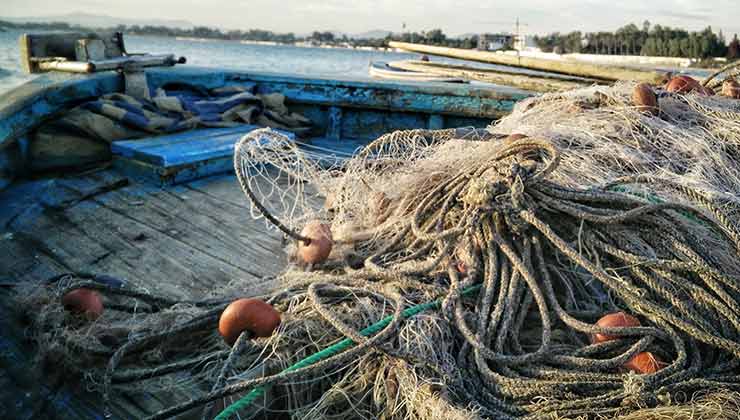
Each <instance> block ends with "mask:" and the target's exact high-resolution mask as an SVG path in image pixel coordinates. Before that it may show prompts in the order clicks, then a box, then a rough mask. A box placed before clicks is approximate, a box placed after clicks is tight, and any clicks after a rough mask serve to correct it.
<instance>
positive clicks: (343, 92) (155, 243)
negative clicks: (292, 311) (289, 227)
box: [0, 66, 529, 419]
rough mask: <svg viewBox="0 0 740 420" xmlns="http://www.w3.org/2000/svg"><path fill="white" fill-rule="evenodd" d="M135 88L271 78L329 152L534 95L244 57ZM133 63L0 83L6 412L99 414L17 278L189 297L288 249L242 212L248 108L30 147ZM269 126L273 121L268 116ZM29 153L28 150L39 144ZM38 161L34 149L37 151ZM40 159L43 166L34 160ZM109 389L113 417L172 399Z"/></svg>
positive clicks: (258, 287) (110, 87)
mask: <svg viewBox="0 0 740 420" xmlns="http://www.w3.org/2000/svg"><path fill="white" fill-rule="evenodd" d="M137 73H139V74H138V76H137V77H139V78H140V77H141V73H143V75H144V80H145V83H146V86H145V88H146V89H148V91H150V92H155V91H156V90H157V89H158V88H161V87H163V86H166V85H168V84H173V83H187V84H189V85H195V86H198V87H199V88H201V89H217V88H224V87H233V86H239V87H242V88H245V89H247V90H249V91H250V92H253V93H257V94H274V93H278V94H280V95H283V96H284V98H285V104H286V105H287V106H288V107H289V108H290V109H291V111H294V112H297V113H299V114H301V115H303V116H304V117H306V118H307V119H309V120H310V121H311V125H312V128H311V130H310V132H308V133H301V134H300V135H298V134H295V133H291V132H290V131H289V130H288V131H285V134H286V136H288V137H290V138H292V139H294V141H296V142H297V143H298V144H300V145H301V146H302V147H307V148H312V150H314V152H316V153H315V155H317V156H325V157H327V159H329V161H331V162H334V163H336V162H337V161H340V160H341V159H342V158H343V157H346V156H349V155H351V154H352V152H353V151H355V150H357V149H358V147H361V146H362V145H363V144H366V143H368V142H369V141H371V140H372V139H374V138H376V137H378V136H380V135H381V134H384V133H386V132H390V131H394V130H400V129H416V128H426V129H442V128H448V127H471V128H472V129H476V128H477V129H481V128H484V127H486V126H487V125H488V124H490V122H491V121H492V120H494V119H496V118H498V117H500V116H501V115H504V114H506V113H507V112H509V111H510V110H511V109H512V107H513V105H514V103H515V102H517V101H518V100H520V99H522V98H525V97H527V96H529V93H527V92H524V91H519V90H516V89H510V90H505V89H504V90H501V89H498V90H491V89H489V88H487V87H484V86H477V85H468V84H443V83H415V82H404V83H401V82H396V81H365V80H335V79H329V78H305V77H296V76H288V75H277V74H255V73H249V72H243V71H225V70H220V69H206V68H192V67H187V66H184V67H178V68H160V67H152V68H147V69H146V70H145V71H141V70H139V71H138V72H137ZM127 83H128V81H127V75H126V74H125V73H121V72H104V73H95V74H91V75H78V74H60V73H45V74H43V75H41V76H39V77H38V78H36V79H34V80H33V81H31V82H29V83H26V84H25V85H22V86H21V87H19V88H17V89H15V90H12V91H10V92H8V93H6V94H4V95H2V96H0V250H2V251H1V252H0V294H1V295H2V296H1V297H0V323H2V327H1V328H2V331H3V333H2V334H1V335H0V347H2V351H0V417H2V418H14V419H31V418H49V419H54V418H59V419H79V418H102V417H103V416H104V414H103V412H104V411H103V407H102V402H101V400H100V396H99V395H96V394H92V393H90V392H88V391H87V390H86V389H85V388H84V386H83V385H82V384H81V383H79V382H78V381H76V380H73V379H71V378H66V377H65V376H64V374H63V373H62V372H61V371H60V370H59V369H55V368H54V366H45V367H44V368H43V369H40V368H39V367H38V366H37V362H38V361H37V360H35V359H34V349H33V344H32V342H31V340H29V338H28V331H27V326H26V324H25V323H24V319H23V317H22V315H21V314H20V312H21V311H18V310H17V309H18V308H15V307H14V303H13V302H14V300H13V299H12V294H13V293H15V290H17V289H16V286H18V285H22V284H30V285H38V287H43V285H44V282H45V281H48V279H51V278H54V277H55V276H59V275H60V274H63V273H69V272H87V273H95V274H105V275H108V276H113V277H115V278H118V279H121V280H123V281H125V282H127V283H128V284H131V285H133V286H136V287H141V288H145V289H147V290H151V291H153V292H154V291H156V292H159V293H162V294H166V295H169V296H173V297H180V298H198V297H202V296H205V295H206V294H208V293H210V292H212V291H213V290H216V289H218V288H221V287H225V286H226V285H228V284H229V283H231V282H233V281H235V280H241V281H245V280H246V282H244V283H248V284H250V285H251V290H244V294H245V295H254V294H258V293H259V292H260V291H264V290H265V289H267V288H269V287H270V280H269V276H270V275H272V274H276V273H278V272H279V271H281V270H282V269H283V268H284V267H285V265H286V262H287V257H286V254H285V252H284V251H283V248H284V239H283V237H282V236H281V235H279V234H278V232H277V231H274V230H269V229H268V228H267V226H266V224H265V223H264V221H261V220H254V219H252V217H251V216H250V207H249V203H248V201H247V200H246V198H245V197H244V194H243V192H242V191H241V189H240V187H239V185H238V183H237V181H236V178H235V175H234V173H233V150H234V145H235V143H236V142H237V141H238V140H239V139H240V138H241V137H243V136H244V135H245V134H247V133H249V132H251V131H253V130H255V129H257V128H259V127H258V126H257V125H254V124H236V125H232V126H229V127H217V128H214V127H198V128H193V129H188V130H185V131H179V132H175V133H168V134H164V135H163V134H153V135H149V136H144V137H139V138H136V139H129V140H127V139H123V140H121V141H116V142H113V143H112V144H111V145H110V146H109V147H110V148H109V150H108V149H106V151H107V152H108V153H109V158H108V159H105V160H104V161H100V162H94V163H92V164H85V165H78V166H74V167H67V168H59V167H54V168H52V169H49V168H48V167H45V166H44V165H39V163H40V162H39V161H38V159H42V158H43V155H41V157H39V155H36V156H35V157H34V156H32V153H31V152H30V151H29V150H31V151H32V150H33V147H34V146H33V137H34V134H35V132H36V130H39V127H41V126H42V125H43V124H44V123H45V122H47V121H50V120H52V119H54V118H56V117H58V116H59V115H62V114H63V113H64V112H66V111H68V110H70V109H72V108H74V107H76V106H79V105H81V104H84V103H86V102H87V101H91V100H95V99H97V98H99V97H101V96H103V95H106V94H111V93H117V92H119V93H123V92H127V91H128V90H127ZM278 130H279V129H278ZM34 158H35V159H37V161H35V162H34V161H33V159H34ZM41 163H43V162H41ZM38 167H43V168H44V169H43V170H41V171H38V170H34V168H38ZM182 399H183V396H181V395H180V396H178V395H159V394H158V395H152V394H148V393H145V392H135V391H132V392H131V393H128V394H126V393H124V394H118V395H116V398H114V399H113V400H112V401H111V407H110V408H111V412H110V413H109V414H111V415H112V417H113V418H124V419H130V418H143V417H145V416H147V415H150V414H152V413H154V412H156V411H158V410H160V409H162V408H165V407H167V406H169V405H171V404H172V402H173V401H177V400H182Z"/></svg>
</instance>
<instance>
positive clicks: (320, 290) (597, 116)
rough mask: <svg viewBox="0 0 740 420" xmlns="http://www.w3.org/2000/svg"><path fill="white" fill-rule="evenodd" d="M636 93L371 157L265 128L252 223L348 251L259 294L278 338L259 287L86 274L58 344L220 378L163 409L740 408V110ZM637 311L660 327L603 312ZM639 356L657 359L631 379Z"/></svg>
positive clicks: (175, 385)
mask: <svg viewBox="0 0 740 420" xmlns="http://www.w3.org/2000/svg"><path fill="white" fill-rule="evenodd" d="M632 87H633V85H632V84H628V83H622V84H617V85H616V86H613V87H592V88H586V89H581V90H576V91H571V92H567V93H558V94H550V95H544V96H541V97H537V98H532V99H529V100H526V101H523V102H521V103H519V104H518V105H517V107H516V109H515V110H514V112H513V113H512V114H511V115H510V116H508V117H506V118H504V119H503V120H501V121H499V122H498V123H496V124H495V125H493V126H491V127H490V128H489V129H488V130H487V131H481V130H475V129H456V130H439V131H428V130H412V131H401V132H395V133H390V134H387V135H385V136H383V137H381V138H379V139H377V140H376V141H374V142H372V143H371V144H369V145H368V146H367V147H365V148H364V149H362V150H361V151H359V152H358V153H357V154H356V155H354V156H352V157H350V156H341V155H335V156H334V157H330V158H327V154H326V153H325V151H322V150H319V149H317V148H316V147H315V146H312V145H310V144H300V143H296V142H292V141H290V140H288V139H287V138H284V137H282V136H281V135H280V134H279V133H276V132H274V131H270V130H269V129H268V130H261V131H256V132H253V133H251V134H250V135H248V136H246V137H245V138H244V139H242V140H241V142H240V143H239V144H238V145H237V148H236V153H235V169H236V172H237V177H238V180H239V182H240V185H241V186H242V188H243V189H244V191H245V193H246V195H247V197H248V198H249V200H250V202H251V204H252V207H253V208H252V210H253V215H254V216H255V217H262V218H264V219H265V220H266V223H267V225H268V226H270V227H271V228H276V229H279V230H280V231H282V232H283V233H284V234H285V235H286V236H288V237H290V238H292V239H293V240H294V241H295V242H298V241H303V242H304V243H305V242H310V241H311V239H312V238H310V237H304V236H303V234H302V233H301V229H302V227H303V226H304V225H306V223H308V222H310V221H314V220H319V221H321V222H323V223H325V224H327V225H329V226H330V228H331V234H332V238H333V243H334V247H333V248H332V251H331V255H330V257H329V259H328V260H327V261H326V262H323V263H320V264H313V265H307V264H304V263H302V262H301V261H300V259H298V258H297V257H296V258H295V259H294V261H295V264H293V265H291V267H289V268H288V269H287V270H286V271H285V272H284V273H282V274H280V275H279V276H278V277H277V278H275V279H274V281H275V286H276V287H275V290H274V291H273V292H270V293H267V294H264V295H261V296H257V297H258V298H260V299H262V300H264V301H265V302H267V303H269V304H271V305H273V307H275V308H276V309H277V310H278V311H280V312H281V314H282V322H281V324H280V326H279V328H278V329H277V330H276V331H275V332H274V333H273V334H272V335H271V336H269V337H262V338H252V337H250V336H248V334H247V333H242V335H241V336H240V337H239V339H237V341H236V343H235V344H234V345H233V346H231V347H229V346H228V345H226V344H224V342H223V340H222V338H221V337H220V336H219V335H218V332H217V328H216V326H217V324H218V319H219V316H220V314H221V312H222V311H223V310H224V308H225V307H226V306H227V305H228V303H229V302H231V301H232V300H233V299H234V298H235V297H241V296H243V295H244V294H245V293H244V292H242V293H240V291H239V287H240V284H239V283H235V284H234V285H233V287H232V288H229V289H228V290H222V291H221V293H219V294H217V295H216V296H213V297H211V298H208V299H203V300H198V301H180V300H175V299H171V298H168V297H162V296H156V295H154V294H151V293H148V292H146V291H142V290H138V289H132V288H130V287H128V286H126V285H125V284H121V283H117V282H115V281H112V280H111V279H109V278H96V277H94V276H87V277H86V276H84V275H80V274H77V275H67V276H62V277H60V278H58V279H56V281H55V282H54V284H53V285H52V286H49V287H46V288H42V289H37V290H34V291H27V292H26V293H25V296H26V298H25V302H24V303H25V305H26V306H27V307H31V308H36V311H34V312H37V313H38V314H39V315H38V316H36V317H35V318H34V319H33V326H32V331H34V334H35V336H36V338H37V340H38V341H39V344H40V348H41V350H42V352H43V353H42V356H43V357H45V358H54V360H55V361H57V362H58V363H64V364H65V365H66V366H68V367H69V368H70V369H72V370H75V371H77V372H78V373H81V374H84V375H85V376H86V377H87V379H88V382H87V383H89V384H91V387H93V388H94V389H96V390H99V391H100V392H101V393H102V394H103V395H104V397H105V398H106V400H110V398H111V395H114V394H115V393H116V392H118V391H119V390H121V389H134V390H135V389H138V390H148V391H153V390H168V389H186V388H187V387H190V388H187V389H198V390H200V394H199V395H196V396H194V395H193V394H192V393H191V394H190V396H189V397H188V399H187V400H186V401H183V402H182V403H181V404H178V405H175V406H173V407H171V408H168V409H167V410H164V411H161V412H158V413H155V414H154V415H153V417H152V418H169V417H172V416H176V415H179V414H183V413H191V414H192V413H195V415H202V416H203V417H210V416H213V415H214V414H216V410H220V409H222V408H223V407H225V406H227V405H228V406H229V407H228V408H227V409H226V410H225V411H223V412H222V413H221V414H220V416H219V418H228V417H229V416H231V415H241V416H242V418H244V417H243V416H250V415H255V414H257V413H266V414H267V415H268V416H275V417H281V416H282V417H285V418H295V419H299V418H300V419H303V418H312V419H313V418H325V419H330V418H385V419H396V418H399V419H401V418H402V419H423V420H427V419H437V418H453V419H479V418H495V419H519V418H532V419H534V418H558V419H559V418H563V419H565V418H571V419H575V418H617V417H623V418H625V419H648V418H669V419H699V418H737V413H738V411H737V406H738V401H740V394H738V393H737V392H739V391H740V358H739V357H740V316H739V315H740V305H738V303H739V302H740V277H739V276H740V267H739V266H738V264H737V259H738V251H739V250H740V233H739V232H738V226H737V223H736V222H735V215H736V214H737V212H738V202H737V199H736V197H737V194H738V192H740V191H738V190H740V181H739V180H740V178H739V176H740V171H739V168H740V166H739V164H740V162H738V159H739V155H738V150H740V149H738V146H739V142H740V118H739V117H740V101H735V100H731V99H727V98H720V97H708V96H697V95H694V94H689V95H675V94H668V93H664V92H661V93H660V95H659V96H660V98H659V100H660V102H659V104H660V112H659V114H658V115H650V114H645V113H642V112H640V110H639V109H638V108H636V107H635V106H634V105H633V104H632V101H631V95H632ZM79 288H88V289H94V290H97V291H99V292H100V293H101V294H103V295H104V297H105V307H106V311H105V312H104V313H103V315H102V317H100V318H99V319H97V320H96V321H95V322H89V321H87V320H85V319H83V318H81V317H74V316H72V315H70V314H69V313H67V312H65V311H64V310H63V308H62V305H60V303H59V298H60V297H61V296H64V295H65V294H66V293H68V292H69V291H71V290H73V289H79ZM39 307H41V310H38V308H39ZM618 311H623V312H625V313H627V314H630V315H632V316H634V317H636V318H637V319H638V320H639V326H637V325H636V326H628V327H599V326H597V325H596V321H597V320H598V319H600V318H601V317H602V316H604V315H605V314H608V313H614V312H618ZM598 334H602V335H603V334H607V335H610V336H611V338H612V339H610V340H606V341H598V340H594V337H595V336H596V335H598ZM638 355H649V358H650V360H651V362H652V364H653V367H654V369H653V371H652V373H646V374H641V373H640V372H639V370H638V371H634V369H633V370H627V369H625V366H626V365H629V363H631V362H633V360H634V358H635V357H636V356H638ZM81 366H84V368H81ZM234 402H236V403H235V404H232V403H234Z"/></svg>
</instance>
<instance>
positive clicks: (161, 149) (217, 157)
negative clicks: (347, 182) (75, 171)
mask: <svg viewBox="0 0 740 420" xmlns="http://www.w3.org/2000/svg"><path fill="white" fill-rule="evenodd" d="M259 128H261V127H259V126H256V125H241V126H238V127H229V128H203V129H197V130H189V131H185V132H180V133H175V134H169V135H160V136H154V137H146V138H139V139H135V140H121V141H116V142H113V145H112V146H111V152H112V154H113V167H114V168H115V169H117V170H118V171H120V172H121V173H123V174H124V175H127V176H132V177H135V178H143V179H146V180H148V181H152V182H154V183H159V184H161V185H173V184H180V183H183V182H188V181H192V180H195V179H198V178H203V177H206V176H210V175H216V174H224V173H231V172H233V170H234V167H233V165H234V163H233V162H234V146H235V145H236V143H237V142H238V141H239V139H241V138H242V137H244V135H245V134H247V133H249V132H251V131H253V130H257V129H259ZM273 130H275V131H277V132H279V133H281V134H283V135H285V136H287V137H288V138H290V139H291V140H293V141H296V142H297V143H298V145H299V147H301V148H302V149H303V150H305V151H306V152H307V153H308V155H309V156H311V157H312V158H314V159H316V160H317V161H318V163H319V165H321V166H323V167H329V166H336V165H341V164H342V163H343V162H344V161H345V160H346V159H348V158H349V157H351V156H352V155H353V154H354V153H355V152H356V151H357V150H358V149H359V148H361V147H362V146H364V145H365V144H367V143H368V141H367V140H359V139H352V140H350V139H328V138H323V137H318V138H312V139H310V140H308V139H301V140H298V139H296V136H295V134H293V133H291V132H288V131H284V130H278V129H273Z"/></svg>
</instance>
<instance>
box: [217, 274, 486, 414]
mask: <svg viewBox="0 0 740 420" xmlns="http://www.w3.org/2000/svg"><path fill="white" fill-rule="evenodd" d="M479 289H480V285H476V286H471V287H468V288H467V289H465V290H463V291H462V295H463V296H471V295H473V294H474V293H476V292H478V290H479ZM441 303H442V300H441V299H437V300H435V301H432V302H426V303H422V304H419V305H416V306H412V307H410V308H408V309H405V310H404V311H403V312H402V313H401V319H407V318H411V317H413V316H415V315H417V314H419V313H422V312H425V311H429V310H433V309H439V307H440V305H441ZM391 321H393V316H387V317H385V318H383V319H381V320H380V321H378V322H376V323H374V324H372V325H370V326H368V327H366V328H364V329H362V330H361V331H360V335H362V336H363V337H370V336H372V335H375V334H377V333H378V332H379V331H381V330H382V329H383V328H385V327H386V326H388V324H390V323H391ZM355 344H357V342H356V341H354V340H352V339H350V338H345V339H344V340H342V341H340V342H338V343H336V344H334V345H332V346H330V347H327V348H325V349H323V350H321V351H319V352H317V353H314V354H312V355H311V356H309V357H306V358H305V359H302V360H300V361H298V362H297V363H295V364H293V365H291V366H289V367H288V368H286V369H285V370H283V371H282V372H281V373H288V372H293V371H296V370H298V369H301V368H305V367H308V366H311V365H313V364H315V363H318V362H320V361H322V360H324V359H327V358H329V357H331V356H334V355H336V354H339V353H341V352H343V351H345V350H347V349H348V348H350V347H352V346H354V345H355ZM265 390H266V388H265V387H263V386H258V387H256V388H254V389H253V390H251V391H249V393H248V394H247V395H245V396H244V397H242V398H240V399H239V400H238V401H236V402H235V403H233V404H231V405H229V406H228V407H226V408H225V409H224V410H223V411H221V413H219V414H218V416H216V417H215V419H214V420H227V419H229V418H231V417H232V416H234V415H235V414H236V413H237V412H239V411H241V410H243V409H245V408H247V407H249V406H250V405H251V404H252V403H254V401H256V400H257V398H259V397H261V396H262V395H263V394H264V392H265Z"/></svg>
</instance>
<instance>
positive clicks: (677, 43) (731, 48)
mask: <svg viewBox="0 0 740 420" xmlns="http://www.w3.org/2000/svg"><path fill="white" fill-rule="evenodd" d="M0 28H8V29H26V30H28V29H30V30H59V31H71V30H75V31H84V32H91V31H104V30H108V31H109V30H116V31H119V32H124V33H126V34H132V35H149V36H168V37H188V38H205V39H222V40H235V41H262V42H276V43H281V44H294V43H296V42H314V43H317V44H329V45H344V46H351V47H363V46H370V47H376V48H385V47H387V46H388V42H389V41H403V42H412V43H418V44H428V45H439V46H446V47H454V48H467V49H472V48H475V47H476V46H477V44H478V36H476V35H473V36H469V37H462V38H461V37H448V36H447V35H446V34H445V33H444V32H443V31H442V30H441V29H432V30H430V31H422V32H404V33H400V34H392V33H388V34H387V35H386V36H385V37H384V38H348V37H347V36H346V35H344V36H342V37H338V36H335V35H334V33H332V32H319V31H315V32H313V33H312V34H310V35H306V36H298V35H296V34H294V33H292V32H288V33H276V32H272V31H267V30H261V29H249V30H220V29H217V28H209V27H206V26H196V27H193V28H187V29H184V28H171V27H167V26H151V25H141V26H140V25H129V26H127V25H118V26H116V27H114V28H85V27H81V26H78V25H71V24H69V23H65V22H51V23H13V22H6V21H2V20H0ZM534 40H535V42H536V44H537V46H538V47H540V48H541V49H542V50H543V51H546V52H553V51H554V52H559V53H588V54H616V55H647V56H663V57H686V58H695V59H706V58H710V57H727V58H729V59H737V58H740V42H738V38H737V35H735V36H734V38H733V39H732V41H731V42H730V43H729V45H726V44H725V37H724V35H723V34H722V31H720V32H719V33H718V34H715V33H714V31H712V28H711V27H707V28H706V29H704V30H703V31H700V32H689V31H686V30H683V29H675V28H670V27H667V26H661V25H651V24H650V22H648V21H645V22H644V23H643V25H642V27H641V28H640V27H638V26H637V25H635V24H629V25H626V26H623V27H621V28H619V29H617V30H616V31H615V32H603V31H602V32H587V33H582V32H580V31H573V32H570V33H567V34H561V33H559V32H555V33H551V34H549V35H545V36H535V37H534Z"/></svg>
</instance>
